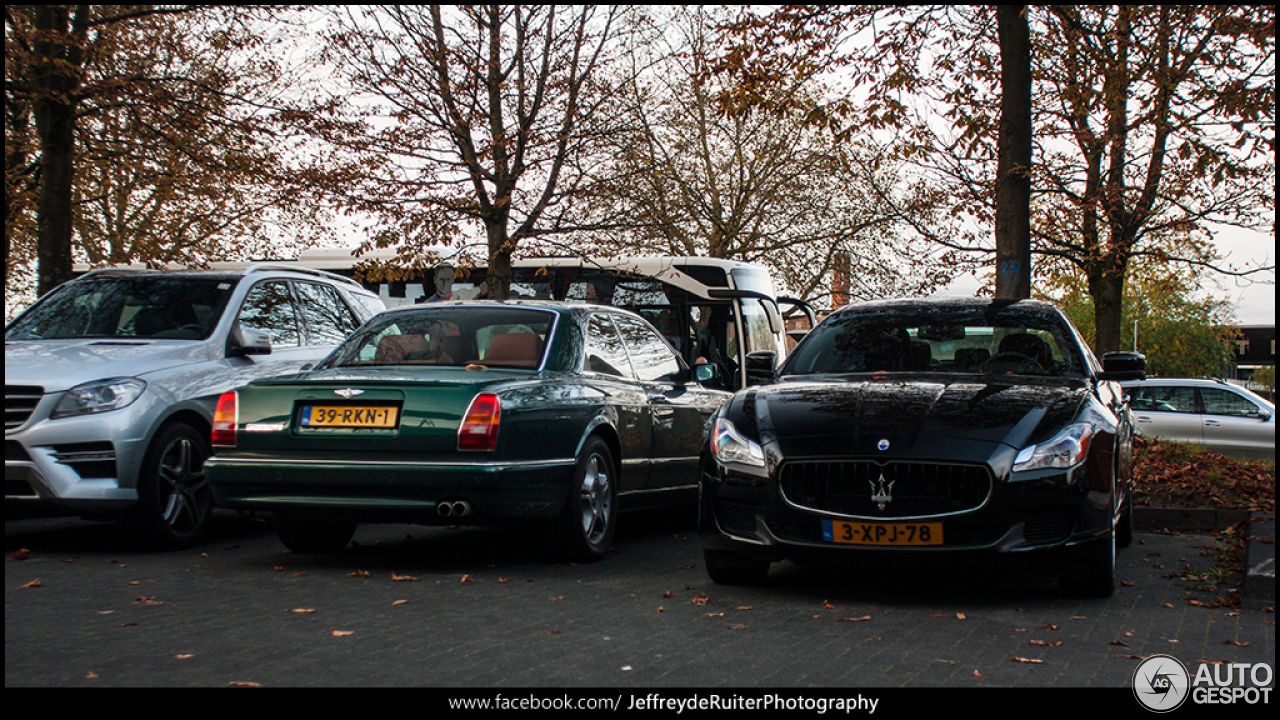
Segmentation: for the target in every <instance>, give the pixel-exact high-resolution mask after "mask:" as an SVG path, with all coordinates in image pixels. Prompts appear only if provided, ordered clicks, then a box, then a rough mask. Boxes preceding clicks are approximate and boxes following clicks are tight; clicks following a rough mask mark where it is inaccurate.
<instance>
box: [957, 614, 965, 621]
mask: <svg viewBox="0 0 1280 720" xmlns="http://www.w3.org/2000/svg"><path fill="white" fill-rule="evenodd" d="M956 619H957V620H964V619H965V618H964V613H956Z"/></svg>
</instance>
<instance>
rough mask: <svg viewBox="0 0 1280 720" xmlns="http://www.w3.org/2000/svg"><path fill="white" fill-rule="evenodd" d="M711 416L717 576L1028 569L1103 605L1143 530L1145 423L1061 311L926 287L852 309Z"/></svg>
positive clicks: (706, 517)
mask: <svg viewBox="0 0 1280 720" xmlns="http://www.w3.org/2000/svg"><path fill="white" fill-rule="evenodd" d="M747 364H748V372H749V374H750V375H751V377H752V378H753V384H752V385H751V386H749V387H748V388H746V389H744V390H742V391H740V392H738V393H737V394H735V395H734V396H733V398H732V399H731V400H730V401H729V402H728V403H727V404H725V405H724V406H723V407H722V408H721V409H720V411H719V412H718V413H717V414H716V416H715V417H714V419H713V423H712V425H711V427H710V429H709V434H708V437H707V439H706V441H705V448H704V452H703V460H702V476H701V485H700V495H699V496H700V510H699V512H700V536H701V540H702V546H703V554H704V562H705V566H706V569H707V572H708V574H709V575H710V576H711V578H712V579H713V580H714V581H715V582H717V583H721V584H744V583H755V582H760V581H763V580H764V578H765V577H766V576H767V574H768V572H769V568H770V564H771V563H772V562H775V561H779V560H783V559H790V560H792V561H795V562H799V563H806V562H811V561H813V562H824V563H832V562H834V563H835V564H836V565H837V566H843V567H844V568H846V569H851V568H856V567H859V566H860V565H861V564H862V563H863V562H864V561H867V562H876V561H882V562H887V563H890V564H899V563H901V562H913V563H914V562H922V563H923V564H924V565H925V566H926V567H928V566H930V565H931V564H936V565H937V566H938V567H939V569H942V568H944V567H947V566H951V567H972V563H974V562H986V561H990V560H996V561H1010V562H1011V563H1013V564H1014V565H1017V564H1018V561H1026V562H1027V563H1028V564H1029V565H1030V566H1031V567H1033V568H1035V569H1038V570H1040V571H1047V573H1048V574H1052V575H1055V576H1057V577H1058V578H1059V582H1060V586H1061V587H1062V588H1063V589H1064V590H1067V591H1069V592H1072V593H1075V594H1079V595H1083V596H1092V597H1106V596H1109V595H1111V594H1112V592H1113V591H1114V587H1115V580H1114V576H1115V562H1116V548H1117V547H1124V546H1127V545H1128V544H1129V543H1130V542H1131V541H1132V537H1133V522H1132V518H1133V486H1132V482H1133V481H1132V465H1133V448H1132V439H1133V435H1134V428H1133V421H1132V419H1131V416H1130V413H1129V410H1128V408H1127V406H1126V399H1125V394H1124V392H1123V390H1122V389H1121V388H1120V386H1119V384H1118V383H1119V381H1121V380H1128V379H1138V378H1141V377H1142V376H1143V375H1144V373H1145V365H1146V363H1145V359H1144V358H1143V357H1142V356H1141V355H1137V354H1132V353H1114V354H1108V355H1107V356H1106V357H1105V358H1104V359H1103V362H1101V363H1099V362H1098V360H1097V358H1096V357H1095V356H1094V354H1093V352H1092V351H1091V350H1090V349H1089V347H1088V345H1087V344H1086V343H1085V341H1084V340H1083V339H1082V338H1081V336H1080V333H1079V332H1078V331H1077V330H1076V328H1075V327H1074V326H1073V325H1072V324H1071V322H1070V321H1069V320H1068V319H1067V318H1066V316H1064V315H1063V314H1062V313H1061V312H1060V311H1059V310H1058V309H1057V308H1055V307H1054V306H1053V305H1050V304H1048V303H1043V302H1036V301H1029V300H1022V301H1016V302H1014V301H1002V300H992V299H982V298H930V299H922V300H894V301H879V302H868V303H862V304H855V305H850V306H848V307H845V308H843V309H841V310H838V311H836V312H835V313H833V314H832V315H830V316H829V317H828V318H827V319H826V320H824V321H823V322H822V323H821V324H820V325H819V326H818V327H816V328H815V329H814V330H813V331H812V332H811V333H809V335H808V336H807V337H806V338H805V339H804V340H803V342H801V343H800V345H798V346H797V347H796V348H795V350H794V351H792V353H791V354H790V356H788V357H787V359H786V361H785V363H784V364H782V366H781V367H779V368H775V367H774V366H775V365H776V358H775V357H774V356H773V355H772V354H771V353H756V354H752V355H751V356H749V357H748V359H747Z"/></svg>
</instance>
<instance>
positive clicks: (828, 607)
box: [822, 600, 836, 610]
mask: <svg viewBox="0 0 1280 720" xmlns="http://www.w3.org/2000/svg"><path fill="white" fill-rule="evenodd" d="M822 609H823V610H835V609H836V606H835V605H832V604H831V603H830V602H828V601H826V600H823V601H822Z"/></svg>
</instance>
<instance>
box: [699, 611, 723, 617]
mask: <svg viewBox="0 0 1280 720" xmlns="http://www.w3.org/2000/svg"><path fill="white" fill-rule="evenodd" d="M703 617H724V613H722V612H718V613H707V614H706V615H703Z"/></svg>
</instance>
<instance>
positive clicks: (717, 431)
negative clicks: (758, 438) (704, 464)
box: [711, 418, 764, 468]
mask: <svg viewBox="0 0 1280 720" xmlns="http://www.w3.org/2000/svg"><path fill="white" fill-rule="evenodd" d="M711 454H712V455H714V456H715V458H716V461H717V462H719V463H720V464H721V465H730V464H732V465H750V466H752V467H759V468H763V467H764V451H763V450H761V449H760V445H759V443H756V442H754V441H752V440H749V439H747V438H746V437H744V436H743V435H742V434H741V433H739V432H738V429H737V428H735V427H734V426H733V423H731V422H729V421H728V420H725V419H723V418H720V419H717V420H716V425H715V428H714V429H713V430H712V431H711Z"/></svg>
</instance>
